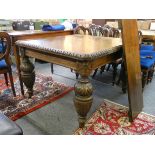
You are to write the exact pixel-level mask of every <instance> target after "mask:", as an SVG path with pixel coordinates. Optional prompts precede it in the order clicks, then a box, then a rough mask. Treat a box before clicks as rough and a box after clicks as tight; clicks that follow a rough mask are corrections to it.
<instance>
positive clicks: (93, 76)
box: [92, 68, 98, 78]
mask: <svg viewBox="0 0 155 155" xmlns="http://www.w3.org/2000/svg"><path fill="white" fill-rule="evenodd" d="M97 71H98V68H97V69H95V71H94V74H93V76H92V78H94V77H95V75H96V73H97Z"/></svg>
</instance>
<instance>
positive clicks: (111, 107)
mask: <svg viewBox="0 0 155 155" xmlns="http://www.w3.org/2000/svg"><path fill="white" fill-rule="evenodd" d="M127 113H128V108H127V107H125V106H122V105H119V104H117V103H114V102H111V101H109V100H105V101H104V103H103V104H102V105H101V107H100V108H99V109H98V110H97V111H96V112H95V113H94V114H93V116H92V117H91V118H89V119H88V121H87V122H86V124H85V127H84V128H79V129H78V130H77V131H76V132H75V135H141V134H152V135H155V116H151V115H148V114H146V113H140V114H139V115H138V117H137V118H135V119H134V121H133V122H132V123H130V122H129V119H128V114H127Z"/></svg>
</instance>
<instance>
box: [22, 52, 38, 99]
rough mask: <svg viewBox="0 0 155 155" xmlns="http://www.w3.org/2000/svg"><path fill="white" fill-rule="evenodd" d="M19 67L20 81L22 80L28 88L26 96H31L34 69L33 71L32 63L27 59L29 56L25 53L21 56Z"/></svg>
mask: <svg viewBox="0 0 155 155" xmlns="http://www.w3.org/2000/svg"><path fill="white" fill-rule="evenodd" d="M20 69H21V78H22V81H23V82H24V84H25V86H26V88H27V90H28V91H27V93H28V98H31V96H32V95H33V85H34V82H35V71H34V65H33V64H32V63H31V61H30V60H29V57H27V56H25V55H24V56H22V62H21V66H20Z"/></svg>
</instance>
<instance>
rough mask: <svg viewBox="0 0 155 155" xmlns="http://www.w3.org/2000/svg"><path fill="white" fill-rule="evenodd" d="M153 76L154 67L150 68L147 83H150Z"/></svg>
mask: <svg viewBox="0 0 155 155" xmlns="http://www.w3.org/2000/svg"><path fill="white" fill-rule="evenodd" d="M153 74H154V66H153V67H152V68H151V70H150V71H149V73H148V79H147V83H149V82H152V78H153Z"/></svg>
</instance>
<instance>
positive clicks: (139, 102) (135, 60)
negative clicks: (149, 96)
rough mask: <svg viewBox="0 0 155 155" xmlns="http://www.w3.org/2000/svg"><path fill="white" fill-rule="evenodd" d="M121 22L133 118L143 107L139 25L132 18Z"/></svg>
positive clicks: (130, 116)
mask: <svg viewBox="0 0 155 155" xmlns="http://www.w3.org/2000/svg"><path fill="white" fill-rule="evenodd" d="M119 24H120V27H121V29H122V31H121V33H122V41H123V50H124V61H125V68H126V71H127V80H128V99H129V107H130V108H129V119H133V118H134V117H136V116H137V114H139V113H140V112H141V111H142V108H143V96H142V82H141V68H140V54H139V36H138V27H137V21H136V20H131V19H130V20H127V19H126V20H125V19H124V20H120V21H119ZM130 121H132V120H130Z"/></svg>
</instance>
